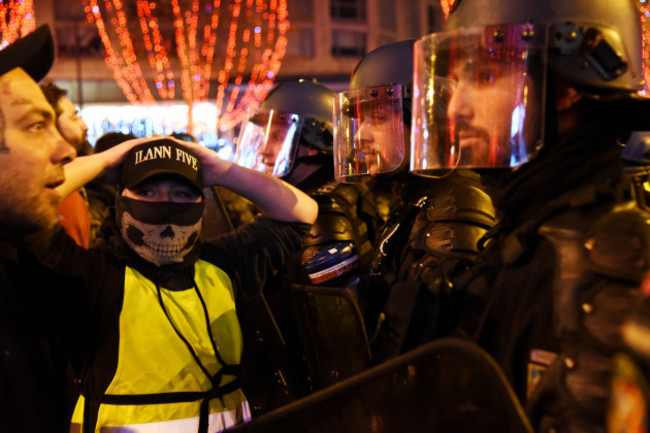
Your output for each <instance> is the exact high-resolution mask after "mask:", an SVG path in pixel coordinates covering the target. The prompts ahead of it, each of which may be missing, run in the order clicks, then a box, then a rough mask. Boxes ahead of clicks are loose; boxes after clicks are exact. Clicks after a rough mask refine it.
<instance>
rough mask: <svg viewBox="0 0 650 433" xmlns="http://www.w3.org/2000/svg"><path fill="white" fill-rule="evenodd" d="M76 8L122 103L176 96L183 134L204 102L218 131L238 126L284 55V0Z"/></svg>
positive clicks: (186, 0)
mask: <svg viewBox="0 0 650 433" xmlns="http://www.w3.org/2000/svg"><path fill="white" fill-rule="evenodd" d="M83 3H84V7H85V12H86V14H87V18H88V21H89V22H92V23H95V24H96V26H97V29H98V30H99V36H100V38H101V41H102V43H103V45H104V58H105V60H106V63H107V64H108V66H109V67H110V69H111V70H112V72H113V77H114V79H115V80H116V82H117V84H118V85H119V86H120V88H121V89H122V91H123V92H124V95H125V96H126V98H127V100H128V101H129V102H131V103H133V104H155V103H156V102H157V101H160V100H173V99H175V98H176V97H177V93H180V95H181V96H182V98H183V100H184V101H185V102H186V103H187V105H188V107H189V108H190V110H189V113H190V115H189V119H188V129H189V130H190V131H191V130H192V114H191V113H192V107H193V105H194V104H196V103H199V102H206V101H208V100H210V101H211V100H214V102H215V104H216V107H217V113H218V116H219V119H218V122H217V127H218V129H220V130H226V129H230V128H232V127H234V126H235V125H237V124H238V123H239V122H240V121H241V120H242V118H243V117H244V116H245V114H246V110H247V108H248V107H250V106H256V105H257V104H258V103H259V100H260V99H261V98H262V97H263V96H264V94H265V93H266V91H267V90H268V89H269V88H270V86H271V85H272V84H273V81H274V79H275V77H276V75H277V73H278V71H279V69H280V65H281V60H282V58H283V57H284V54H285V52H286V45H287V40H286V37H285V36H284V35H285V33H286V32H287V30H288V29H289V20H288V11H287V5H286V0H223V1H222V0H202V1H201V0H158V1H154V0H137V1H129V2H125V1H121V0H83ZM179 75H180V76H179ZM178 87H180V91H178V90H177V88H178Z"/></svg>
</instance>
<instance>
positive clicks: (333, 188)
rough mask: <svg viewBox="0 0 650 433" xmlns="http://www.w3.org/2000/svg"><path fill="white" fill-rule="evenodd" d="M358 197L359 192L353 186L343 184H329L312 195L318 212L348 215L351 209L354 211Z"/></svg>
mask: <svg viewBox="0 0 650 433" xmlns="http://www.w3.org/2000/svg"><path fill="white" fill-rule="evenodd" d="M359 196H360V192H359V191H358V190H357V189H356V188H355V186H354V185H350V184H344V183H329V184H327V185H324V186H322V187H320V188H318V189H317V190H316V191H314V192H313V193H312V198H313V199H314V200H316V202H318V206H319V210H320V212H345V213H349V212H350V210H351V209H356V206H357V200H359ZM355 213H356V212H355Z"/></svg>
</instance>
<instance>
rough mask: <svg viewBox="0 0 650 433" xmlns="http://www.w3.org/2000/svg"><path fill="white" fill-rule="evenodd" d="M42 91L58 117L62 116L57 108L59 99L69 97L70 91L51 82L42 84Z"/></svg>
mask: <svg viewBox="0 0 650 433" xmlns="http://www.w3.org/2000/svg"><path fill="white" fill-rule="evenodd" d="M41 90H42V91H43V94H44V95H45V99H47V102H49V103H50V105H51V106H52V108H54V112H55V113H56V117H59V116H60V115H61V110H59V109H58V108H57V104H58V102H59V99H61V98H63V97H64V96H67V95H68V91H67V90H66V89H62V88H61V87H59V86H57V85H56V84H54V83H51V82H50V83H43V84H41Z"/></svg>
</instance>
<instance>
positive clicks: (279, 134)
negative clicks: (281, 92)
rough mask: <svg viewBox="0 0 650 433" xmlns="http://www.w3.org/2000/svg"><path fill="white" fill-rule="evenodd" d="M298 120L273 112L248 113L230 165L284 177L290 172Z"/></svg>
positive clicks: (298, 140)
mask: <svg viewBox="0 0 650 433" xmlns="http://www.w3.org/2000/svg"><path fill="white" fill-rule="evenodd" d="M303 120H304V119H302V116H300V115H298V114H293V113H285V112H282V111H277V110H259V111H254V112H249V114H248V116H247V118H246V120H245V121H244V123H243V126H242V128H241V132H240V134H239V140H238V143H237V150H236V152H235V157H234V159H233V161H234V162H235V163H236V164H238V165H241V166H243V167H247V168H251V169H253V170H257V171H261V172H263V173H269V174H272V175H273V176H276V177H284V176H286V175H288V174H289V173H290V172H291V170H292V169H293V164H294V160H295V156H296V152H297V149H298V145H299V142H300V131H301V129H302V124H303Z"/></svg>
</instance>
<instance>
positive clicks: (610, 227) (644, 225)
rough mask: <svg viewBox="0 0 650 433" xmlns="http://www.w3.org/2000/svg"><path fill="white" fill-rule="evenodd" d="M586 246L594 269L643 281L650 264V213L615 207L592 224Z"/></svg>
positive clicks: (618, 276) (622, 277) (600, 272)
mask: <svg viewBox="0 0 650 433" xmlns="http://www.w3.org/2000/svg"><path fill="white" fill-rule="evenodd" d="M584 247H585V248H586V249H587V250H588V251H589V261H590V264H591V268H592V270H593V271H594V272H596V273H599V274H604V275H607V276H610V277H614V278H619V279H623V280H631V281H634V282H638V283H640V282H641V281H642V280H643V276H644V275H645V273H646V272H647V271H648V269H649V268H650V213H649V212H647V211H644V210H640V209H638V208H636V207H635V206H634V205H632V204H631V205H626V206H622V207H617V208H614V209H613V210H612V211H611V212H609V213H606V214H604V215H603V216H601V217H600V218H599V219H598V220H596V221H595V223H594V224H593V225H592V226H591V228H590V230H589V231H588V233H587V239H586V241H585V244H584Z"/></svg>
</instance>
